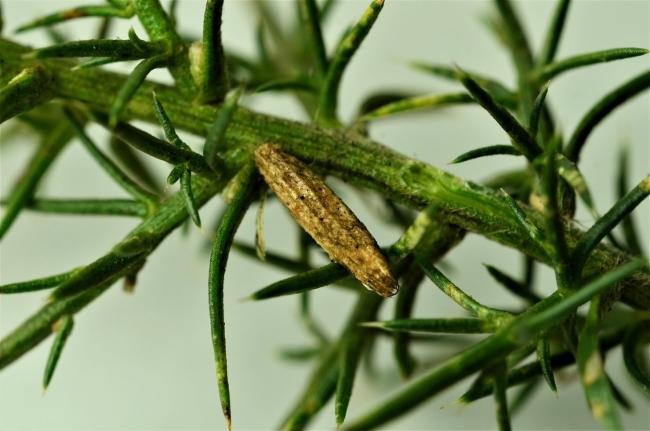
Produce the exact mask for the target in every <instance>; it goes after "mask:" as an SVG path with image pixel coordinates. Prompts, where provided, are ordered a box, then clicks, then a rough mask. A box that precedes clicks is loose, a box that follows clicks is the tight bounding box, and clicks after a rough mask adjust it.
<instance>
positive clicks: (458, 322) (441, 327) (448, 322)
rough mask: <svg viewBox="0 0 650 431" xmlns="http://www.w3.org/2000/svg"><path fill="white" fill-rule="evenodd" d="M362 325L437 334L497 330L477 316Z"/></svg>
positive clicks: (403, 320) (386, 321) (385, 321)
mask: <svg viewBox="0 0 650 431" xmlns="http://www.w3.org/2000/svg"><path fill="white" fill-rule="evenodd" d="M361 326H364V327H366V328H377V329H383V330H385V331H390V332H424V333H436V334H439V333H443V334H484V333H489V332H493V331H495V330H496V327H495V326H494V325H493V324H491V323H490V322H489V321H487V320H483V319H477V318H436V319H395V320H383V321H379V322H364V323H362V324H361Z"/></svg>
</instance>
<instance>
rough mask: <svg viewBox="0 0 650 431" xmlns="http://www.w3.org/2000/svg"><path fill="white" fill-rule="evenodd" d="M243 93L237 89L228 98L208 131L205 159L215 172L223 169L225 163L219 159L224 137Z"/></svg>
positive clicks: (204, 150)
mask: <svg viewBox="0 0 650 431" xmlns="http://www.w3.org/2000/svg"><path fill="white" fill-rule="evenodd" d="M242 93H243V90H242V89H237V90H235V91H233V92H232V94H230V95H229V96H228V97H227V98H226V101H225V102H224V103H223V105H222V106H221V109H220V110H219V113H218V114H217V118H216V119H215V120H214V123H212V125H211V126H210V128H209V129H208V134H207V136H206V138H205V145H204V146H203V157H205V161H206V163H207V164H208V166H210V168H211V169H212V170H213V171H215V172H218V171H219V170H220V169H221V168H222V165H223V163H222V161H221V158H220V157H219V151H221V150H223V149H224V147H225V139H224V137H225V135H226V128H227V127H228V123H229V122H230V119H231V118H232V116H233V114H234V113H235V111H236V110H237V103H238V102H239V98H240V97H241V95H242Z"/></svg>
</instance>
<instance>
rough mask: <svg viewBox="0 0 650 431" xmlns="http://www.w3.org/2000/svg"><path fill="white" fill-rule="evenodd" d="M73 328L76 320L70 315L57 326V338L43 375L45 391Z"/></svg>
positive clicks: (63, 318) (64, 317)
mask: <svg viewBox="0 0 650 431" xmlns="http://www.w3.org/2000/svg"><path fill="white" fill-rule="evenodd" d="M73 326H74V319H73V318H72V315H70V314H67V315H65V316H63V317H62V318H61V319H60V320H59V321H58V322H57V323H56V324H55V327H56V337H55V338H54V343H52V348H51V349H50V355H49V356H48V358H47V364H46V365H45V373H44V374H43V390H46V389H47V388H48V386H49V385H50V382H51V381H52V376H54V370H55V369H56V365H57V364H58V362H59V358H60V357H61V352H62V351H63V347H64V346H65V342H66V341H67V340H68V337H69V336H70V333H71V332H72V327H73Z"/></svg>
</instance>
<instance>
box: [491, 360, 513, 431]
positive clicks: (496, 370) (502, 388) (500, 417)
mask: <svg viewBox="0 0 650 431" xmlns="http://www.w3.org/2000/svg"><path fill="white" fill-rule="evenodd" d="M492 376H493V379H494V401H495V403H496V409H497V424H498V425H499V430H500V431H510V430H511V429H512V427H511V426H510V413H509V412H508V397H507V395H506V389H507V388H508V380H507V379H508V366H507V364H506V361H505V360H500V361H499V362H497V363H496V364H495V365H494V367H493V371H492Z"/></svg>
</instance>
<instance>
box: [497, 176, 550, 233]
mask: <svg viewBox="0 0 650 431" xmlns="http://www.w3.org/2000/svg"><path fill="white" fill-rule="evenodd" d="M501 196H503V197H504V199H505V201H506V204H507V205H508V207H510V209H511V210H512V213H513V215H514V216H515V218H516V220H517V222H518V223H519V225H520V226H521V227H522V228H523V229H524V231H525V232H526V233H527V234H528V236H529V237H530V239H532V240H533V241H535V242H536V243H538V244H542V243H543V242H544V241H545V238H546V235H544V232H543V231H541V230H540V229H539V228H538V227H537V226H536V225H535V224H533V223H532V222H531V221H530V220H528V217H527V216H526V213H525V212H524V211H523V210H522V209H521V208H520V207H519V205H518V204H517V201H516V200H515V199H514V198H513V197H512V196H510V195H509V194H508V192H506V191H505V190H503V189H501Z"/></svg>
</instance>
